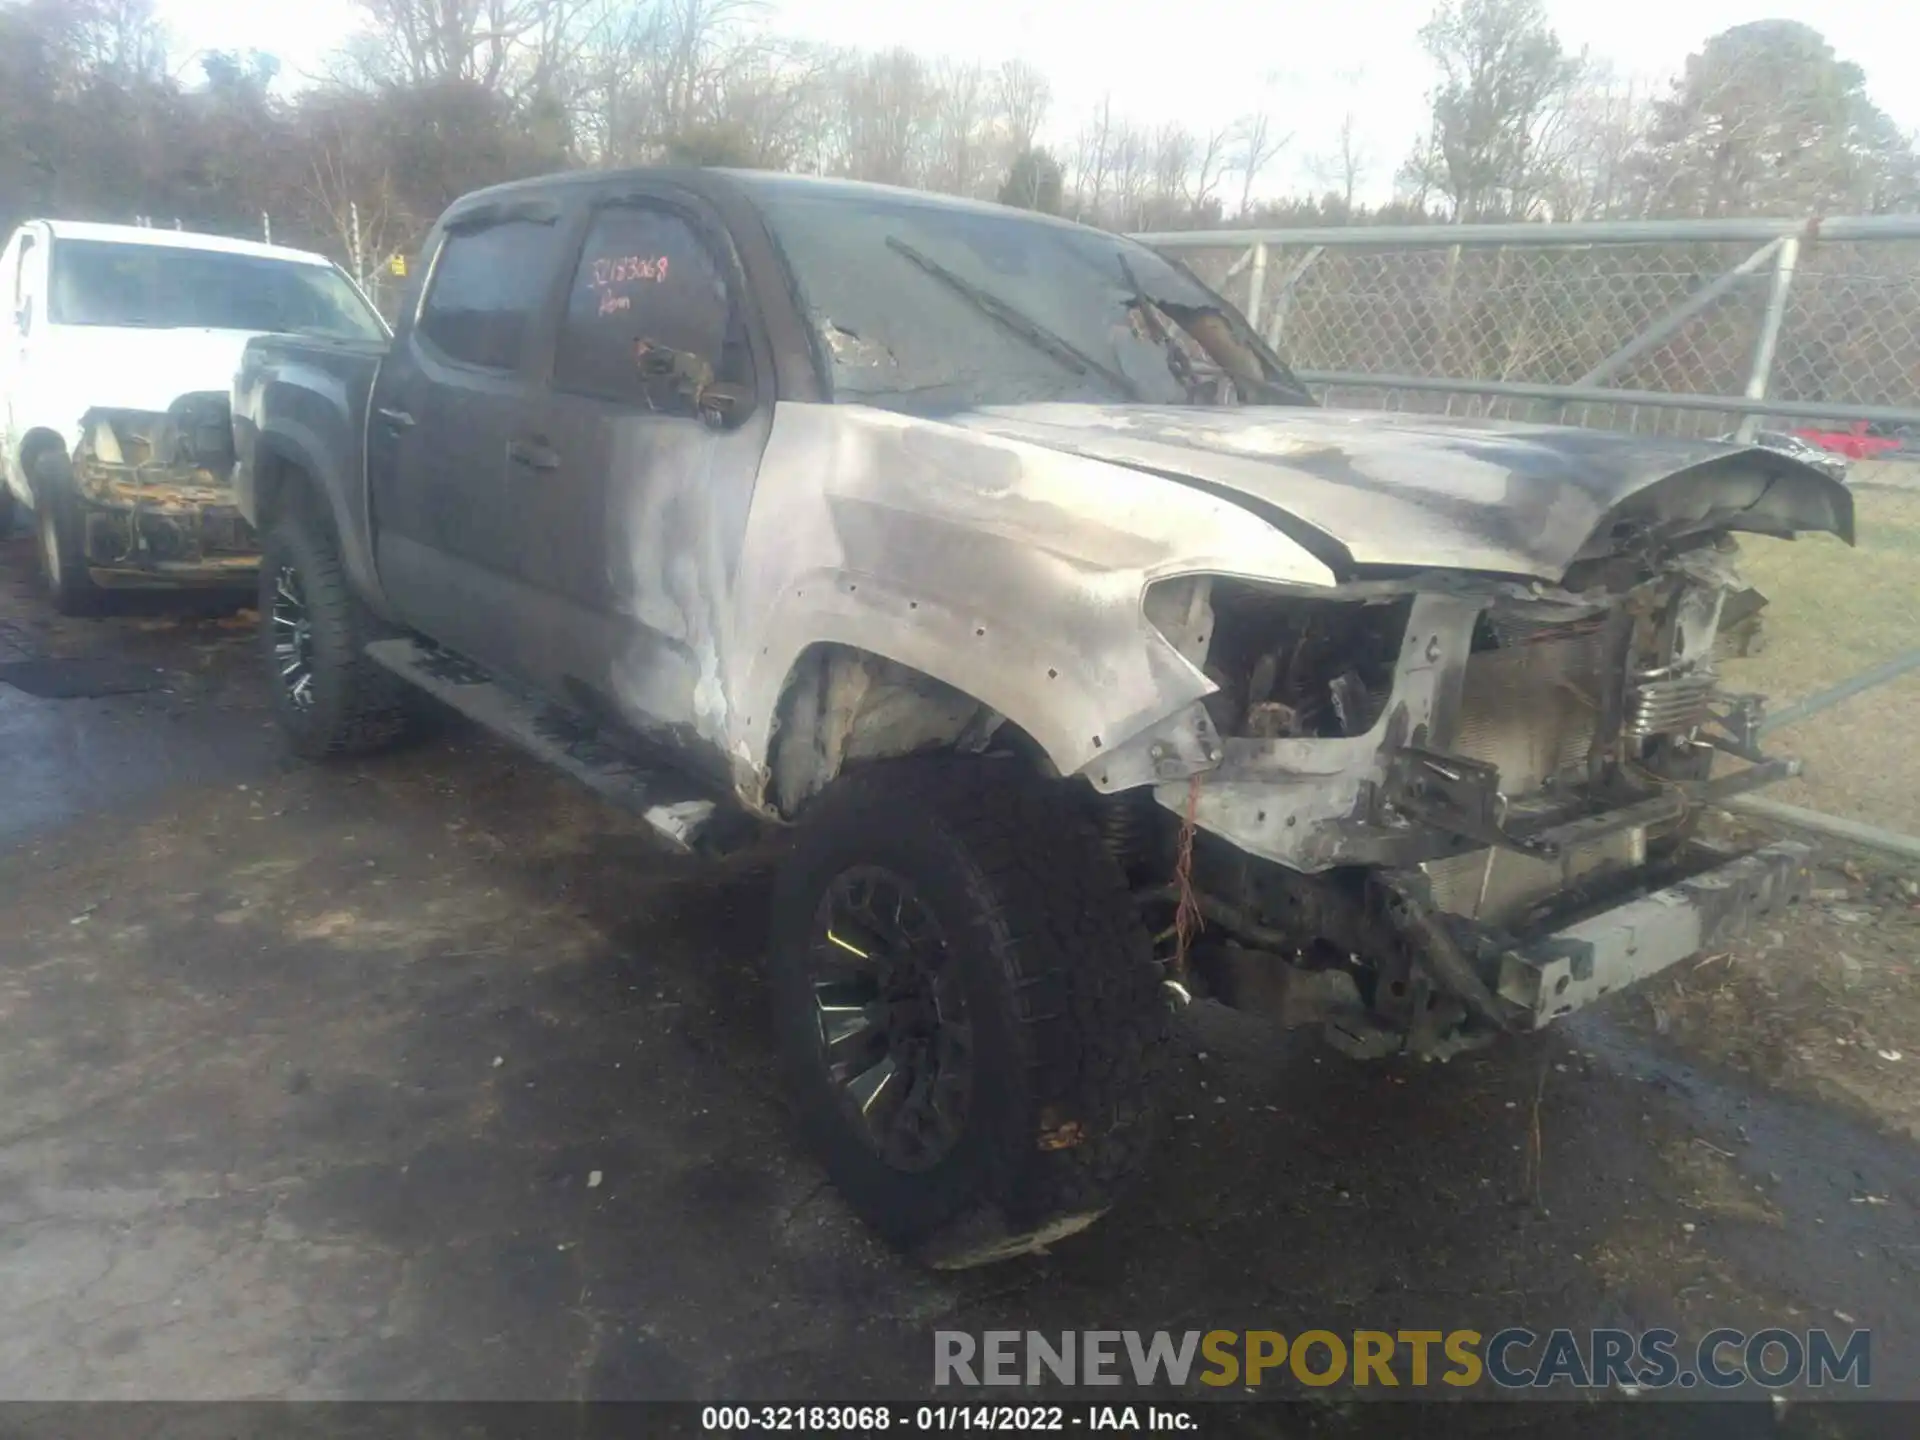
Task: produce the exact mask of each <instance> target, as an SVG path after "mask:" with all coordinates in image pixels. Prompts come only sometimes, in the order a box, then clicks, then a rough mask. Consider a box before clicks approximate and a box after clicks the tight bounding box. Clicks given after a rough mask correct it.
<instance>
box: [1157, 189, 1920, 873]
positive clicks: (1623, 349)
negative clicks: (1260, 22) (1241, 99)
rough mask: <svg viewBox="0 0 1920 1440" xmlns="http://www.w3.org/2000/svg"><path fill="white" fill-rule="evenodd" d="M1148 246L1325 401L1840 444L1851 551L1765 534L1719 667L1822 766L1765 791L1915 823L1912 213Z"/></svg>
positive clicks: (1917, 382)
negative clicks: (1750, 595)
mask: <svg viewBox="0 0 1920 1440" xmlns="http://www.w3.org/2000/svg"><path fill="white" fill-rule="evenodd" d="M1141 238H1143V239H1145V240H1147V241H1148V242H1149V243H1151V244H1153V245H1155V246H1156V247H1158V248H1160V249H1162V250H1163V251H1166V252H1169V253H1171V254H1173V255H1175V256H1176V257H1177V258H1178V259H1180V260H1182V261H1183V262H1185V263H1186V264H1188V265H1189V266H1190V267H1192V268H1193V269H1194V270H1195V271H1196V272H1197V273H1198V274H1199V275H1200V276H1201V277H1202V278H1203V279H1205V280H1207V281H1208V282H1209V283H1210V284H1212V285H1213V286H1214V287H1215V288H1216V289H1219V290H1220V291H1221V292H1222V293H1223V294H1225V295H1227V296H1228V298H1229V299H1231V300H1233V301H1234V302H1235V303H1236V304H1238V305H1240V306H1241V308H1242V309H1243V310H1245V311H1246V312H1247V313H1248V315H1249V316H1250V317H1252V318H1253V319H1254V320H1255V323H1256V324H1258V325H1259V326H1260V328H1261V329H1262V331H1263V332H1264V333H1265V334H1266V335H1267V336H1268V338H1269V339H1271V340H1272V341H1273V342H1274V344H1275V347H1276V348H1277V349H1278V350H1279V351H1280V352H1281V353H1282V354H1283V355H1285V356H1286V357H1287V359H1288V361H1289V362H1290V363H1291V364H1292V365H1293V366H1294V368H1295V369H1296V370H1297V371H1298V372H1299V374H1300V376H1301V378H1302V379H1303V380H1306V381H1307V382H1308V383H1309V384H1310V385H1312V386H1313V387H1314V389H1315V390H1316V391H1317V392H1318V393H1319V394H1320V395H1321V397H1322V398H1323V400H1325V402H1326V403H1328V404H1330V405H1336V406H1351V407H1356V408H1365V409H1386V410H1395V411H1405V412H1415V413H1430V414H1441V415H1451V416H1460V417H1479V418H1489V419H1497V420H1516V421H1536V422H1555V423H1562V424H1571V425H1583V426H1592V427H1595V428H1602V429H1610V430H1619V431H1625V432H1627V433H1631V434H1638V435H1668V436H1679V437H1690V438H1713V437H1721V436H1734V435H1740V436H1743V437H1745V438H1754V437H1760V438H1762V439H1769V440H1770V439H1772V437H1773V436H1775V435H1777V434H1779V433H1780V432H1789V433H1791V432H1798V433H1799V434H1800V435H1801V436H1802V437H1806V438H1809V439H1811V440H1812V441H1813V442H1814V443H1817V444H1820V445H1822V446H1823V447H1825V448H1828V449H1829V450H1830V451H1832V452H1833V453H1839V454H1845V455H1846V456H1847V457H1848V458H1849V459H1850V460H1851V461H1852V463H1851V464H1850V466H1849V477H1848V478H1849V481H1850V484H1851V486H1852V488H1853V491H1854V496H1855V502H1856V507H1857V513H1858V526H1859V546H1858V548H1857V549H1854V550H1849V549H1847V548H1846V547H1845V546H1843V545H1841V544H1839V543H1838V542H1837V541H1834V540H1831V539H1830V538H1827V537H1816V538H1813V539H1810V540H1804V541H1799V542H1783V541H1774V540H1767V539H1751V540H1749V541H1747V542H1746V543H1745V544H1744V545H1743V550H1744V552H1745V555H1746V561H1745V563H1746V567H1747V570H1748V572H1749V575H1750V578H1752V579H1753V580H1754V581H1755V582H1756V583H1757V584H1758V586H1759V588H1760V589H1761V590H1762V591H1763V592H1764V593H1766V594H1767V595H1768V596H1769V598H1770V601H1771V604H1770V606H1769V610H1768V620H1767V625H1766V628H1765V629H1764V631H1763V635H1764V637H1765V638H1764V641H1763V645H1762V648H1760V649H1758V650H1757V651H1756V652H1755V653H1752V654H1748V655H1745V656H1739V657H1731V658H1729V659H1727V660H1726V661H1725V662H1724V663H1723V670H1724V674H1725V678H1726V681H1727V683H1728V684H1729V686H1730V687H1731V688H1734V689H1741V690H1756V691H1760V692H1763V693H1767V694H1769V695H1770V696H1771V697H1772V700H1773V709H1774V711H1775V713H1776V714H1777V715H1778V716H1780V718H1781V719H1782V720H1785V721H1787V722H1788V723H1784V724H1779V725H1777V726H1776V727H1775V728H1774V729H1773V730H1772V731H1771V732H1770V734H1769V737H1768V743H1769V745H1770V746H1772V747H1773V748H1776V749H1778V750H1780V751H1783V752H1785V753H1788V754H1794V755H1797V756H1799V757H1800V758H1801V759H1802V760H1803V761H1804V762H1805V764H1806V767H1807V772H1806V775H1805V776H1804V778H1802V779H1800V780H1798V781H1795V782H1793V783H1792V784H1790V785H1787V786H1782V787H1778V788H1777V789H1776V790H1773V791H1770V792H1768V793H1769V795H1771V796H1775V797H1777V798H1778V799H1779V800H1781V801H1784V802H1787V803H1790V804H1797V805H1800V806H1803V807H1809V808H1811V809H1814V810H1817V811H1819V812H1822V813H1823V814H1825V815H1828V816H1834V817H1840V818H1842V819H1844V820H1849V821H1853V822H1856V823H1859V824H1864V825H1867V826H1870V827H1874V828H1875V829H1876V830H1882V831H1890V832H1896V834H1894V835H1887V836H1878V837H1876V839H1879V840H1885V841H1894V840H1896V839H1897V838H1898V837H1899V836H1906V837H1914V836H1920V751H1916V749H1915V747H1913V746H1911V745H1909V744H1908V743H1907V741H1906V739H1905V736H1906V733H1907V727H1908V725H1909V724H1910V722H1911V720H1912V718H1913V717H1914V716H1916V715H1920V648H1917V647H1920V216H1890V217H1872V218H1864V219H1835V220H1826V221H1824V222H1821V221H1809V222H1798V221H1789V220H1735V221H1713V222H1698V221H1684V222H1614V223H1600V224H1589V225H1558V226H1556V225H1491V226H1445V227H1442V226H1432V227H1406V228H1394V229H1386V228H1374V229H1368V228H1364V227H1356V228H1354V229H1350V230H1310V231H1286V230H1276V231H1264V232H1260V231H1243V232H1194V233H1183V234H1162V235H1148V236H1143V237H1141ZM1837 689H1838V690H1842V691H1844V692H1845V694H1844V698H1841V699H1837V700H1833V701H1832V703H1816V704H1815V705H1814V706H1812V707H1807V708H1806V709H1804V710H1798V709H1794V710H1790V707H1796V703H1797V702H1802V701H1807V700H1815V701H1816V702H1824V701H1826V700H1827V699H1828V698H1829V697H1831V696H1832V695H1833V694H1834V692H1835V691H1836V690H1837ZM1909 846H1910V849H1911V851H1912V853H1914V854H1916V855H1920V840H1911V841H1909Z"/></svg>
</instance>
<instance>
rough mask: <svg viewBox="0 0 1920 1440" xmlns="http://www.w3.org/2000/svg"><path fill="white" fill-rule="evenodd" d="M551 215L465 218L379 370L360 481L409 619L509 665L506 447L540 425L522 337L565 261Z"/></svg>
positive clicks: (513, 558) (511, 500) (449, 236)
mask: <svg viewBox="0 0 1920 1440" xmlns="http://www.w3.org/2000/svg"><path fill="white" fill-rule="evenodd" d="M558 220H559V214H558V211H557V210H544V211H543V210H541V209H539V208H538V207H527V206H520V207H516V208H514V209H513V210H511V211H495V212H481V213H480V214H478V215H474V216H469V217H466V218H465V219H464V220H463V222H462V223H459V224H458V225H456V226H454V227H452V228H450V229H449V230H448V231H447V232H446V233H445V235H444V236H443V237H442V239H441V243H440V246H439V249H438V251H437V253H436V254H435V255H434V257H433V259H432V261H431V263H430V268H429V271H428V274H427V277H426V289H425V292H424V295H423V297H422V300H421V303H420V307H419V310H418V314H417V316H416V318H415V320H414V323H412V324H411V325H406V326H403V327H402V330H401V333H400V335H399V337H398V338H397V339H396V340H395V342H394V345H393V348H392V350H391V352H390V353H389V356H388V358H387V360H386V361H385V362H384V363H383V364H382V365H381V367H380V374H379V377H378V379H377V380H376V381H375V383H374V389H373V394H372V396H371V398H370V400H369V412H368V417H367V481H368V486H369V489H370V493H371V496H372V503H373V518H374V527H375V531H374V533H375V557H376V560H377V563H378V565H379V570H380V578H381V584H382V586H383V587H384V589H385V590H386V592H387V596H388V598H389V599H390V600H391V601H392V603H393V605H394V606H395V608H396V609H397V610H398V612H399V613H400V615H401V616H402V617H403V618H405V619H406V620H407V621H408V623H410V624H412V625H414V626H417V627H418V628H419V629H421V630H422V631H424V632H425V633H426V634H428V635H430V636H432V637H433V638H434V639H436V640H439V641H441V642H442V643H444V644H447V645H450V646H452V647H454V648H455V649H457V650H460V651H462V652H464V653H466V654H468V655H470V656H472V657H473V658H474V659H476V660H479V661H481V662H483V663H486V664H489V665H494V666H503V667H507V668H512V666H511V662H512V659H513V652H514V648H515V647H514V643H513V636H514V631H515V625H516V619H517V607H516V595H515V592H516V591H517V590H518V588H519V577H518V564H519V554H520V537H521V527H522V525H523V523H524V516H523V515H522V513H521V511H520V509H519V506H520V502H521V501H522V499H523V498H524V488H523V487H522V486H521V485H520V484H519V483H517V481H516V480H515V479H513V478H511V477H510V475H509V467H510V465H511V464H512V463H513V462H512V461H511V460H510V458H509V453H508V452H509V449H510V447H511V445H512V444H513V443H514V441H515V437H518V436H521V435H523V434H524V433H526V432H527V431H528V430H529V429H530V428H531V426H532V425H533V424H534V423H535V417H536V416H537V413H538V395H537V393H536V390H535V388H534V386H533V384H532V383H531V382H530V380H529V378H528V375H527V373H526V361H527V357H528V354H529V351H530V346H529V343H528V341H529V336H530V335H531V334H532V332H533V330H534V328H535V323H536V319H537V317H538V316H539V315H540V314H541V312H542V311H543V310H544V309H545V308H546V306H547V304H548V294H549V291H550V290H551V289H552V288H553V286H554V285H555V283H556V282H557V278H558V271H559V269H560V266H561V240H560V233H559V232H560V229H561V226H560V225H559V223H558Z"/></svg>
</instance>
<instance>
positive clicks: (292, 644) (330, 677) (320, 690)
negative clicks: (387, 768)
mask: <svg viewBox="0 0 1920 1440" xmlns="http://www.w3.org/2000/svg"><path fill="white" fill-rule="evenodd" d="M259 613H260V640H261V649H262V653H263V656H264V659H265V662H266V665H267V673H268V678H269V681H270V683H271V685H272V689H273V708H274V714H275V717H276V718H277V719H278V720H279V722H280V726H281V728H282V729H283V730H285V731H286V733H287V738H288V740H289V741H290V742H291V743H292V746H293V748H294V750H295V751H296V752H297V753H298V754H301V755H304V756H306V757H307V758H308V759H312V760H322V759H327V758H330V757H333V756H345V755H365V754H370V753H372V752H374V751H376V750H383V749H386V748H388V747H390V746H394V745H397V744H400V743H401V742H402V741H404V740H406V739H408V738H409V737H410V736H411V735H412V734H413V733H414V732H415V730H416V729H417V728H418V727H417V722H418V718H419V714H420V707H421V703H422V702H421V700H420V698H419V697H417V696H415V695H414V694H413V693H412V692H411V691H409V690H408V689H407V686H406V683H405V682H404V681H402V680H401V679H400V678H399V677H398V676H396V675H394V674H393V673H392V672H391V671H388V670H385V669H383V668H381V667H380V666H379V665H378V664H376V663H375V662H374V661H372V660H370V659H368V658H367V655H366V645H367V642H368V641H369V640H373V639H377V638H379V636H380V634H381V629H380V626H379V623H378V621H377V620H376V618H375V617H374V615H373V613H372V612H371V611H370V610H368V609H367V607H366V606H365V605H364V604H362V603H361V601H360V599H359V597H358V596H356V595H355V594H354V593H353V590H352V587H351V586H350V585H349V584H348V582H347V576H346V569H345V566H344V565H343V564H342V562H341V559H340V547H339V542H338V541H337V540H336V539H335V537H334V533H333V527H332V526H331V525H329V524H328V523H327V522H326V521H325V520H323V519H319V518H316V517H315V516H313V515H311V514H309V513H308V512H307V511H306V510H304V509H303V508H302V507H300V506H299V505H293V506H290V507H289V508H288V510H287V511H286V513H284V514H283V515H281V516H280V517H279V518H278V519H276V520H275V521H274V522H273V523H272V524H271V525H270V526H269V527H268V529H267V534H266V537H265V541H264V543H263V544H262V546H261V554H260V599H259Z"/></svg>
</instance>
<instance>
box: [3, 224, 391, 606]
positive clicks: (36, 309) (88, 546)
mask: <svg viewBox="0 0 1920 1440" xmlns="http://www.w3.org/2000/svg"><path fill="white" fill-rule="evenodd" d="M271 333H294V334H302V335H310V336H316V337H334V338H338V339H340V340H342V341H369V340H370V341H375V342H378V341H382V340H384V339H385V338H386V334H387V331H386V326H385V324H384V323H383V322H382V321H381V319H380V316H379V314H378V313H377V312H376V311H375V310H374V308H373V306H372V305H370V304H369V303H368V302H367V299H366V297H365V296H364V295H362V294H361V293H360V291H359V290H358V289H357V288H356V287H355V286H354V284H353V282H352V281H351V280H350V279H348V278H347V276H346V274H345V273H344V272H343V271H341V270H340V269H339V268H338V267H337V266H335V265H334V264H332V263H331V262H330V261H328V260H327V259H326V258H325V257H324V256H321V255H314V254H310V253H308V252H306V251H302V250H288V249H284V248H281V247H278V246H272V245H259V244H254V243H252V242H249V241H244V240H228V239H224V238H221V237H218V236H213V235H195V234H188V233H185V232H181V231H176V230H155V229H148V228H143V227H136V226H130V225H92V224H82V223H78V222H74V221H66V220H32V221H29V222H28V223H26V224H25V225H22V226H21V227H20V228H19V229H18V230H16V231H15V232H14V234H13V236H12V238H11V239H10V240H9V241H8V242H7V247H6V250H5V251H4V252H3V253H0V337H3V339H0V405H3V406H4V409H0V423H3V424H4V432H3V437H0V438H4V467H5V481H6V483H5V486H4V487H3V488H0V533H4V532H5V531H6V530H8V529H10V528H11V524H12V521H13V518H14V510H15V506H16V505H19V506H23V507H25V508H26V509H27V510H29V511H31V512H33V516H34V521H35V529H36V531H37V533H38V535H39V540H40V555H41V564H42V567H43V569H44V571H45V574H46V578H47V584H48V588H49V590H50V591H51V592H52V595H53V599H54V602H55V604H56V605H57V606H58V607H59V608H60V609H61V610H63V611H65V612H67V613H69V614H73V613H82V612H85V611H87V610H90V609H92V608H93V607H94V605H95V604H96V603H97V601H98V599H99V593H100V591H101V589H102V588H104V587H110V586H111V587H119V586H136V587H140V586H178V585H229V584H233V585H240V584H246V583H249V581H250V579H251V575H252V572H253V570H254V568H255V567H256V566H257V564H258V557H257V547H256V545H255V543H254V539H253V534H252V531H251V530H250V529H249V528H248V526H247V524H246V522H245V521H244V520H243V519H242V518H241V517H240V515H239V513H238V512H237V511H236V510H235V509H234V508H233V503H232V497H231V493H230V490H229V481H230V472H231V468H232V437H231V431H230V427H229V424H228V420H227V403H228V397H229V395H230V394H231V391H232V385H233V376H234V371H235V369H236V368H237V366H238V365H239V361H240V353H241V351H242V350H243V349H244V348H245V346H246V343H247V341H248V340H249V339H250V338H251V337H253V336H255V335H259V334H271Z"/></svg>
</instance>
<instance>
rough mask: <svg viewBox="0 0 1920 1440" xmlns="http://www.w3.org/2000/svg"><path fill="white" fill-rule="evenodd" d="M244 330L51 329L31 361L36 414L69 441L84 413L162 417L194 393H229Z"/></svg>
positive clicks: (249, 333) (245, 336)
mask: <svg viewBox="0 0 1920 1440" xmlns="http://www.w3.org/2000/svg"><path fill="white" fill-rule="evenodd" d="M253 338H254V332H252V331H250V330H158V329H153V328H150V327H149V328H124V329H123V328H120V327H118V326H110V325H55V326H49V327H48V328H47V329H46V330H45V331H43V332H42V334H41V336H40V337H39V340H38V342H37V345H36V349H35V352H34V355H33V359H32V366H33V370H34V371H35V372H36V375H37V377H38V383H37V385H36V387H35V388H36V390H37V391H38V394H37V395H36V397H35V399H36V404H35V409H36V410H38V411H39V412H40V415H41V417H42V423H46V424H48V425H50V426H52V427H53V428H55V429H56V430H57V431H58V432H59V433H61V434H63V435H67V436H68V437H69V441H70V444H69V448H72V447H71V439H72V436H73V434H74V433H75V432H76V431H77V430H78V428H79V424H80V417H81V416H82V415H84V414H85V413H86V412H87V411H89V410H94V409H116V410H155V411H162V410H165V409H166V408H167V407H168V406H169V405H171V404H172V403H173V402H174V401H175V400H177V399H179V398H180V396H182V395H186V394H189V393H191V392H193V391H196V390H217V391H219V392H220V393H222V394H226V393H228V392H230V391H231V390H232V389H233V377H234V372H235V371H237V370H238V369H239V368H240V354H241V352H242V351H243V350H245V349H246V348H247V342H248V341H249V340H251V339H253Z"/></svg>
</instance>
